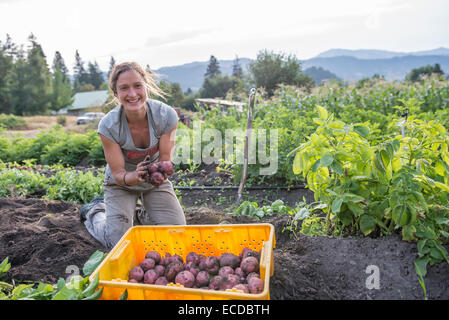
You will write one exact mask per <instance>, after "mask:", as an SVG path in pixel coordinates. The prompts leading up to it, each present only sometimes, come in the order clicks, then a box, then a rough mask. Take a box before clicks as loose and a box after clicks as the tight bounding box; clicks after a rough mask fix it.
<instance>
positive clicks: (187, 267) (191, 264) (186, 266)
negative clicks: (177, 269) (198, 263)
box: [184, 261, 195, 270]
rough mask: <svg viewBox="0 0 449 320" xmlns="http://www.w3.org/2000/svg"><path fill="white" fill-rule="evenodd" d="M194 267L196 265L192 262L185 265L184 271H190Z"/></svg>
mask: <svg viewBox="0 0 449 320" xmlns="http://www.w3.org/2000/svg"><path fill="white" fill-rule="evenodd" d="M193 266H195V264H194V263H193V262H192V261H190V262H186V263H184V269H186V270H189V269H190V268H192V267H193Z"/></svg>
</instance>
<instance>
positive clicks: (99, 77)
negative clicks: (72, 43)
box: [88, 61, 104, 90]
mask: <svg viewBox="0 0 449 320" xmlns="http://www.w3.org/2000/svg"><path fill="white" fill-rule="evenodd" d="M88 75H89V80H88V83H90V84H91V85H93V86H94V87H95V89H96V90H98V89H99V88H100V86H101V84H102V83H103V82H104V79H103V73H102V72H101V70H100V67H99V66H98V63H97V62H96V61H95V62H94V63H92V62H89V64H88Z"/></svg>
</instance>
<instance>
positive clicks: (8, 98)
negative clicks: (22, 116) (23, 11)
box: [0, 34, 14, 113]
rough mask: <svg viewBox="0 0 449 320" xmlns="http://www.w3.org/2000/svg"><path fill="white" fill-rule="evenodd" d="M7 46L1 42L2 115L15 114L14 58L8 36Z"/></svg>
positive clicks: (0, 103)
mask: <svg viewBox="0 0 449 320" xmlns="http://www.w3.org/2000/svg"><path fill="white" fill-rule="evenodd" d="M6 36H7V40H6V42H5V44H3V43H2V42H1V41H0V113H14V105H13V101H12V93H11V90H12V72H13V67H14V65H13V56H12V54H10V53H11V51H9V47H10V44H11V39H10V37H9V35H8V34H7V35H6Z"/></svg>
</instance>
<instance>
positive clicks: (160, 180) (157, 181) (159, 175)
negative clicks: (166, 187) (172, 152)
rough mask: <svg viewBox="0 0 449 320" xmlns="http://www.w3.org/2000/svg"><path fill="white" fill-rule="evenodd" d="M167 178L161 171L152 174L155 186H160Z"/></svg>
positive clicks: (151, 179) (152, 182)
mask: <svg viewBox="0 0 449 320" xmlns="http://www.w3.org/2000/svg"><path fill="white" fill-rule="evenodd" d="M164 180H165V177H164V175H163V174H162V173H160V172H159V171H156V172H153V173H152V174H151V175H150V183H151V184H152V185H153V186H156V187H157V186H160V185H161V184H162V183H163V182H164Z"/></svg>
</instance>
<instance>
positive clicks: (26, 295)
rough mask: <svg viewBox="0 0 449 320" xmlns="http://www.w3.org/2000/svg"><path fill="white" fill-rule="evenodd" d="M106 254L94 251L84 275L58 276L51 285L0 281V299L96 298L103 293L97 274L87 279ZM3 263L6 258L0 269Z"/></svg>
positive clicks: (84, 269)
mask: <svg viewBox="0 0 449 320" xmlns="http://www.w3.org/2000/svg"><path fill="white" fill-rule="evenodd" d="M106 255H107V253H103V252H101V251H96V252H94V253H93V254H92V255H91V256H90V258H89V259H88V260H87V262H86V263H85V264H84V267H83V273H84V275H85V277H82V276H79V275H78V276H73V277H71V278H70V279H69V280H68V281H66V280H64V279H63V278H59V280H58V282H57V283H56V284H53V285H52V284H48V283H43V282H39V283H37V284H34V283H32V284H19V285H17V286H15V285H9V284H6V285H7V286H6V285H5V284H4V283H1V282H0V288H2V291H0V300H98V299H100V297H101V295H102V293H103V288H101V289H98V284H99V281H100V280H99V279H100V278H99V274H97V275H96V276H95V278H94V279H93V281H92V282H90V281H89V276H90V275H91V274H92V272H93V271H94V270H95V269H96V268H97V266H98V265H99V264H100V263H101V262H102V261H103V259H104V258H105V257H106ZM5 261H6V263H5ZM4 265H7V258H6V259H5V260H4V261H3V262H2V264H1V265H0V269H2V270H3V269H5V267H4ZM8 269H9V268H8ZM6 271H8V270H6ZM6 271H5V272H6ZM2 284H3V286H2ZM126 298H127V292H124V293H123V295H122V297H121V299H126Z"/></svg>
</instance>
